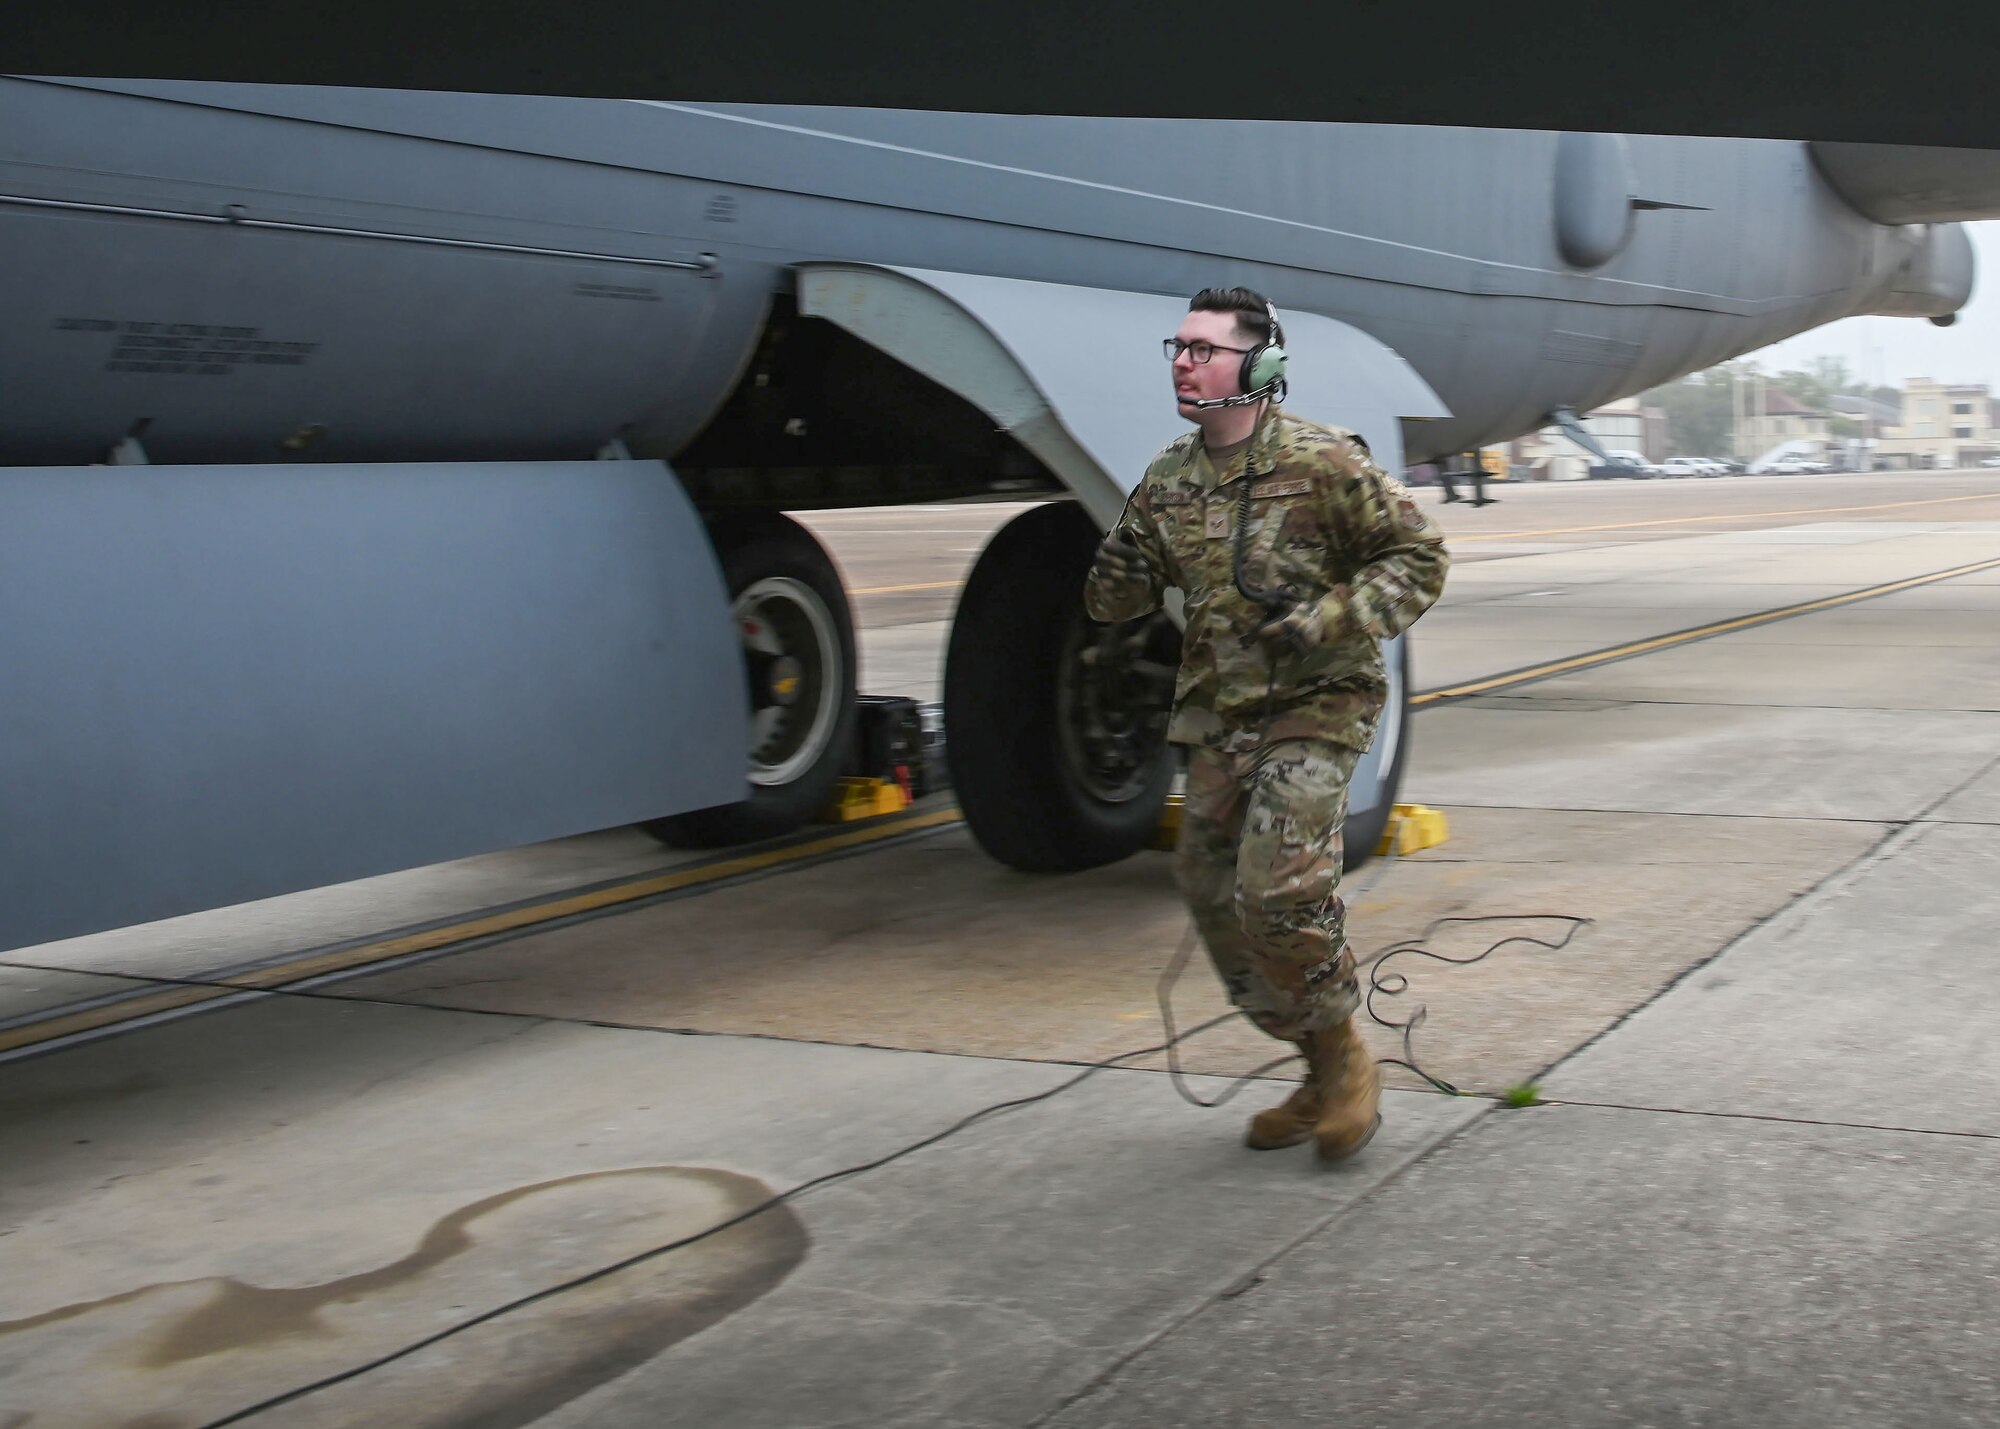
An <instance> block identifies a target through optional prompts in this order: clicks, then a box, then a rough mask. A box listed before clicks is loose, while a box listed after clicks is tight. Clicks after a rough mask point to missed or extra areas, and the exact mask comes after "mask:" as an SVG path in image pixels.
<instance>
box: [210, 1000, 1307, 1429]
mask: <svg viewBox="0 0 2000 1429" xmlns="http://www.w3.org/2000/svg"><path fill="white" fill-rule="evenodd" d="M1238 1015H1239V1014H1238V1013H1236V1012H1235V1011H1233V1010H1232V1011H1230V1012H1225V1013H1222V1014H1220V1015H1219V1016H1216V1017H1211V1018H1210V1019H1209V1020H1208V1021H1206V1022H1203V1023H1200V1024H1198V1025H1196V1026H1194V1027H1190V1028H1189V1029H1188V1030H1187V1031H1186V1032H1185V1033H1183V1034H1180V1035H1181V1036H1183V1037H1193V1036H1195V1035H1196V1034H1198V1033H1201V1032H1206V1031H1207V1030H1208V1029H1209V1028H1211V1027H1215V1026H1217V1025H1219V1024H1221V1023H1224V1022H1227V1021H1228V1020H1229V1019H1230V1018H1232V1017H1236V1016H1238ZM1172 1050H1173V1047H1172V1044H1171V1043H1163V1044H1161V1045H1160V1046H1157V1047H1141V1048H1139V1049H1138V1050H1136V1051H1132V1052H1121V1053H1119V1054H1118V1055H1117V1056H1116V1057H1111V1058H1107V1059H1106V1060H1104V1061H1102V1062H1092V1063H1091V1064H1089V1065H1088V1066H1086V1067H1085V1068H1084V1069H1083V1070H1082V1071H1081V1072H1079V1073H1078V1074H1077V1075H1076V1076H1074V1077H1071V1078H1070V1079H1069V1080H1068V1081H1065V1082H1059V1083H1057V1084H1056V1085H1055V1086H1053V1087H1050V1088H1049V1089H1048V1090H1046V1091H1040V1092H1036V1093H1035V1094H1034V1095H1033V1096H1026V1097H1016V1098H1014V1099H1013V1100H1011V1101H1004V1102H995V1103H994V1104H993V1105H991V1106H987V1107H981V1108H980V1109H979V1110H978V1111H975V1112H973V1113H971V1114H970V1115H967V1116H964V1117H961V1118H959V1120H957V1121H955V1122H953V1123H952V1124H951V1125H950V1126H948V1127H946V1128H945V1129H944V1130H942V1131H939V1132H934V1133H933V1134H931V1135H930V1136H926V1137H924V1138H923V1139H922V1140H921V1141H914V1142H911V1143H910V1144H909V1145H908V1146H904V1147H901V1148H899V1149H898V1150H895V1151H892V1152H890V1153H889V1154H888V1155H886V1156H881V1157H877V1158H876V1159H875V1160H873V1161H869V1162H864V1163H863V1164H861V1165H859V1166H848V1167H845V1168H843V1169H842V1170H839V1171H829V1172H827V1173H826V1174H825V1175H823V1176H815V1177H814V1178H813V1179H812V1180H810V1181H803V1182H801V1183H800V1184H798V1185H796V1186H794V1187H792V1188H791V1189H790V1190H788V1191H782V1192H780V1193H779V1194H777V1195H775V1196H772V1197H770V1198H768V1199H766V1200H763V1201H760V1202H758V1203H757V1204H756V1205H754V1206H751V1207H749V1208H748V1209H747V1210H744V1211H740V1212H738V1213H737V1214H736V1215H733V1216H731V1217H730V1218H729V1219H728V1220H725V1221H719V1222H717V1223H716V1224H715V1225H712V1226H709V1227H707V1228H706V1229H704V1230H699V1231H696V1232H695V1233H694V1234H693V1235H687V1236H682V1237H681V1238H680V1239H679V1240H675V1241H669V1242H667V1243H666V1244H664V1245H657V1246H653V1247H651V1248H649V1249H647V1250H642V1251H639V1252H638V1253H636V1254H634V1255H628V1256H626V1257H625V1258H624V1259H623V1260H619V1261H615V1262H613V1263H612V1264H610V1265H605V1266H600V1267H598V1268H597V1269H596V1270H591V1271H586V1272H585V1273H584V1274H582V1275H578V1276H575V1277H573V1278H571V1279H569V1280H565V1281H563V1282H561V1283H560V1284H557V1285H549V1286H545V1287H543V1288H542V1289H540V1290H536V1291H532V1292H530V1293H529V1294H526V1295H522V1296H519V1297H517V1298H515V1299H513V1300H509V1301H508V1302H506V1303H505V1304H503V1305H496V1306H494V1307H493V1308H492V1309H490V1310H483V1311H481V1312H480V1313H479V1314H477V1315H474V1316H472V1317H470V1318H469V1319H465V1320H461V1321H460V1322H459V1323H457V1324H455V1325H450V1326H447V1327H446V1328H445V1329H442V1330H439V1331H437V1332H435V1333H433V1334H430V1335H426V1336H425V1337H424V1338H422V1339H420V1340H416V1341H413V1342H412V1343H410V1344H407V1345H404V1346H403V1347H402V1348H400V1349H396V1350H391V1351H390V1352H389V1353H387V1354H384V1355H378V1356H377V1357H376V1358H374V1359H372V1360H369V1361H368V1362H366V1363H365V1364H360V1365H355V1366H352V1367H350V1368H348V1369H344V1370H341V1371H339V1372H338V1373H335V1374H330V1375H327V1376H326V1377H325V1378H323V1379H317V1380H314V1381H313V1382H312V1383H311V1384H305V1385H300V1386H299V1387H298V1388H297V1389H290V1390H286V1391H285V1392H284V1393H282V1394H277V1395H273V1396H271V1397H270V1398H268V1399H263V1400H260V1401H258V1402H257V1403H255V1404H252V1405H249V1406H247V1407H245V1408H242V1409H238V1410H235V1411H233V1412H232V1413H229V1414H226V1415H224V1416H223V1417H222V1418H220V1419H211V1420H209V1421H208V1422H207V1423H205V1424H204V1425H202V1426H201V1429H222V1426H223V1425H226V1424H240V1423H242V1422H243V1421H244V1420H246V1419H249V1418H252V1417H253V1416H255V1415H259V1414H263V1413H265V1412H266V1411H267V1410H272V1409H277V1408H280V1407H281V1406H283V1405H286V1404H291V1403H293V1402H295V1401H297V1400H300V1399H303V1398H305V1397H306V1396H307V1395H309V1394H317V1393H318V1392H319V1391H320V1390H322V1389H331V1388H333V1387H334V1386H335V1385H338V1384H344V1383H346V1382H347V1381H348V1380H352V1379H358V1378H360V1377H361V1376H362V1375H364V1374H372V1373H374V1372H375V1371H376V1370H378V1369H382V1368H385V1367H386V1366H388V1365H391V1364H394V1363H395V1362H396V1361H398V1360H401V1359H407V1358H408V1357H409V1356H411V1355H413V1354H416V1353H418V1352H419V1351H421V1350H426V1349H429V1348H430V1347H431V1346H432V1345H435V1344H437V1343H439V1342H440V1341H443V1340H447V1339H450V1338H451V1337H452V1336H454V1335H457V1334H460V1333H462V1332H464V1331H466V1330H470V1329H474V1328H476V1327H477V1326H479V1325H483V1324H485V1323H487V1322H488V1321H490V1320H497V1319H499V1318H500V1317H501V1316H502V1315H510V1314H512V1313H513V1312H514V1311H516V1310H523V1309H526V1308H527V1307H528V1306H530V1305H533V1304H535V1303H536V1302H538V1301H542V1300H548V1299H552V1298H554V1297H555V1296H557V1295H562V1294H566V1293H568V1292H569V1291H571V1290H579V1289H582V1288H583V1287H584V1286H586V1285H589V1284H592V1283H593V1282H595V1281H598V1280H603V1279H605V1278H607V1277H609V1276H612V1275H616V1274H618V1273H619V1272H620V1271H623V1270H629V1269H631V1268H632V1267H633V1266H635V1265H640V1264H643V1263H644V1262H646V1261H649V1260H654V1259H657V1258H658V1257H660V1256H662V1255H666V1254H668V1253H669V1252H671V1251H676V1250H682V1249H685V1248H686V1247H688V1246H690V1245H693V1244H695V1243H696V1242H697V1241H703V1240H707V1239H708V1238H709V1237H710V1236H715V1235H720V1234H721V1233H722V1232H723V1231H726V1230H730V1229H732V1228H734V1227H736V1226H739V1225H742V1224H743V1223H744V1222H745V1221H747V1220H750V1219H751V1218H752V1217H755V1216H760V1215H762V1214H763V1213H764V1212H766V1211H768V1210H772V1209H774V1208H775V1207H777V1206H781V1205H784V1204H786V1203H787V1202H789V1201H794V1200H797V1199H798V1198H799V1197H801V1196H804V1195H806V1194H807V1193H808V1192H810V1191H815V1190H818V1189H819V1188H821V1187H823V1186H829V1185H832V1184H833V1183H834V1182H836V1181H844V1180H846V1179H847V1178H849V1177H851V1176H859V1175H861V1174H863V1173H864V1172H868V1171H877V1170H880V1169H881V1168H882V1167H884V1166H887V1165H889V1164H891V1163H892V1162H895V1161H900V1160H902V1159H903V1158H904V1157H905V1156H909V1155H912V1154H914V1153H915V1152H918V1151H922V1150H924V1149H925V1148H926V1147H930V1146H935V1145H937V1144H938V1143H939V1142H940V1141H944V1140H946V1139H948V1138H950V1137H953V1136H956V1135H957V1134H958V1133H959V1132H961V1131H964V1130H965V1129H966V1128H968V1127H970V1126H972V1125H974V1124H976V1123H978V1122H981V1121H984V1120H985V1119H986V1118H988V1117H990V1116H997V1115H999V1114H1000V1113H1002V1112H1006V1111H1012V1110H1014V1109H1016V1108H1018V1107H1024V1106H1033V1105H1034V1104H1035V1103H1036V1102H1044V1101H1048V1100H1049V1099H1050V1098H1052V1097H1056V1096H1060V1095H1061V1094H1062V1093H1064V1092H1066V1091H1068V1090H1070V1088H1072V1087H1075V1086H1077V1085H1079V1084H1081V1083H1083V1082H1085V1081H1087V1080H1088V1079H1090V1078H1091V1077H1094V1076H1096V1075H1097V1074H1098V1073H1099V1072H1103V1071H1108V1070H1110V1069H1111V1068H1113V1067H1116V1066H1117V1065H1118V1064H1119V1063H1120V1062H1129V1061H1132V1060H1133V1059H1134V1058H1138V1057H1150V1056H1152V1055H1154V1054H1155V1053H1158V1052H1169V1053H1171V1052H1172ZM1273 1065H1276V1064H1275V1063H1274V1064H1273Z"/></svg>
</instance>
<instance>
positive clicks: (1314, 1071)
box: [1243, 1033, 1320, 1151]
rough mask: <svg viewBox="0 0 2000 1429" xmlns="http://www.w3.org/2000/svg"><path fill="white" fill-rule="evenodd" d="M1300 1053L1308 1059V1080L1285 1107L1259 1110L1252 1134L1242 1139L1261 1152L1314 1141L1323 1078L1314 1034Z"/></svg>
mask: <svg viewBox="0 0 2000 1429" xmlns="http://www.w3.org/2000/svg"><path fill="white" fill-rule="evenodd" d="M1299 1054H1300V1055H1301V1056H1303V1057H1304V1058H1305V1059H1306V1076H1305V1080H1304V1081H1302V1082H1300V1083H1299V1086H1298V1090H1296V1091H1294V1092H1293V1093H1292V1094H1291V1095H1290V1096H1289V1097H1286V1098H1285V1101H1284V1104H1283V1105H1282V1106H1274V1107H1271V1108H1269V1109H1268V1110H1266V1111H1260V1112H1258V1113H1257V1114H1256V1115H1255V1116H1253V1117H1251V1118H1250V1132H1249V1134H1248V1135H1247V1136H1245V1137H1244V1138H1243V1140H1244V1142H1245V1144H1246V1145H1249V1146H1252V1147H1254V1148H1256V1149H1257V1150H1259V1151H1276V1150H1278V1149H1279V1148H1280V1147H1283V1146H1297V1145H1298V1144H1299V1143H1300V1142H1302V1141H1308V1140H1311V1138H1312V1134H1313V1128H1314V1127H1315V1126H1317V1125H1318V1124H1319V1110H1320V1076H1319V1064H1318V1062H1317V1060H1316V1059H1317V1058H1318V1056H1319V1053H1318V1052H1317V1051H1316V1050H1315V1049H1314V1047H1313V1042H1312V1034H1311V1033H1307V1034H1306V1037H1305V1039H1304V1040H1303V1041H1301V1042H1300V1043H1299Z"/></svg>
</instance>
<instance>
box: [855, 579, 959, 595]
mask: <svg viewBox="0 0 2000 1429" xmlns="http://www.w3.org/2000/svg"><path fill="white" fill-rule="evenodd" d="M964 584H965V582H964V581H962V580H957V581H918V582H917V583H916V584H915V585H865V586H861V587H859V588H857V589H855V590H851V591H849V592H848V594H849V595H900V594H902V593H903V592H904V591H908V590H957V589H958V588H959V587H960V586H962V585H964Z"/></svg>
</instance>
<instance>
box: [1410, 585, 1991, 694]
mask: <svg viewBox="0 0 2000 1429" xmlns="http://www.w3.org/2000/svg"><path fill="white" fill-rule="evenodd" d="M1995 567H2000V556H1996V557H1994V558H1993V559H1992V560H1988V561H1974V562H1972V563H1971V564H1970V565H1964V566H1953V567H1952V568H1951V569H1950V570H1946V571H1933V572H1931V573H1930V574H1929V575H1923V576H1911V577H1909V578H1908V579H1906V580H1900V581H1890V582H1888V583H1886V584H1884V585H1877V586H1869V587H1868V588H1867V589H1865V590H1853V591H1849V592H1847V593H1846V594H1845V595H1830V596H1823V597H1821V598H1820V599H1818V600H1807V601H1801V602H1800V603H1799V604H1797V605H1783V606H1778V607H1777V608H1776V609H1773V610H1763V611H1758V612H1756V613H1754V614H1751V615H1739V616H1735V617H1733V618H1732V619H1729V620H1718V621H1715V622H1713V623H1711V624H1708V625H1697V626H1694V627H1692V628H1690V629H1687V630H1676V631H1673V632H1671V633H1669V634H1666V635H1656V636H1653V637H1652V638H1650V639H1647V640H1634V641H1631V642H1629V643H1627V644H1624V645H1613V646H1610V647H1608V648H1606V649H1603V650H1593V651H1591V652H1590V653H1588V654H1585V655H1572V656H1570V657H1569V658H1568V659H1564V660H1551V661H1549V662H1548V663H1546V664H1542V665H1528V666H1525V667H1523V668H1521V669H1519V670H1509V671H1507V672H1506V673H1505V674H1500V675H1491V676H1488V677H1487V678H1485V679H1483V680H1473V681H1470V682H1468V683H1466V684H1463V685H1448V686H1446V687H1445V688H1444V689H1441V690H1426V691H1424V693H1422V694H1420V695H1413V696H1411V697H1410V705H1411V708H1413V709H1414V708H1417V707H1420V706H1423V705H1433V704H1443V703H1445V702H1447V701H1450V700H1462V699H1465V698H1466V697H1467V696H1469V695H1483V694H1491V693H1492V692H1493V691H1495V690H1504V689H1512V688H1513V687H1515V686H1516V685H1525V684H1530V683H1532V682H1534V681H1537V680H1546V679H1551V678H1553V677H1554V676H1557V675H1568V674H1574V673H1575V672H1576V671H1578V670H1589V669H1594V668H1595V667H1597V666H1599V665H1609V664H1612V663H1614V662H1616V661H1619V660H1629V659H1632V658H1633V657H1634V656H1637V655H1650V654H1652V653H1654V652H1655V651H1658V650H1665V649H1668V648H1670V647H1672V646H1675V645H1686V644H1689V643H1691V642H1693V641H1696V640H1707V639H1710V638H1712V637H1714V636H1717V635H1728V634H1730V633H1731V632H1733V631H1737V630H1748V629H1750V628H1751V627H1753V626H1758V625H1769V624H1772V623H1773V622H1774V621H1779V620H1790V619H1792V618H1793V617H1795V616H1800V615H1811V614H1812V613H1813V612H1815V611H1820V610H1832V609H1834V608H1835V607H1836V606H1842V605H1852V604H1854V602H1856V601H1859V600H1874V599H1876V598H1878V597H1881V596H1885V595H1894V594H1896V592H1898V591H1905V590H1914V589H1916V588H1917V587H1918V586H1927V585H1935V584H1936V583H1937V582H1939V581H1948V580H1951V579H1953V578H1955V577H1957V576H1970V575H1977V574H1978V573H1979V572H1981V571H1990V570H1993V569H1994V568H1995Z"/></svg>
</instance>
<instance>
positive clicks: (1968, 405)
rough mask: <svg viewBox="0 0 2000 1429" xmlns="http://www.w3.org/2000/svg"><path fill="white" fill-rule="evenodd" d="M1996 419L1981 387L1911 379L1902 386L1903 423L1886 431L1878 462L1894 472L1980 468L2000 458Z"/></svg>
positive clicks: (1879, 444) (1990, 400)
mask: <svg viewBox="0 0 2000 1429" xmlns="http://www.w3.org/2000/svg"><path fill="white" fill-rule="evenodd" d="M1995 415H1996V414H1995V411H1994V402H1993V398H1992V397H1991V395H1990V394H1989V393H1988V391H1987V389H1986V386H1985V385H1984V384H1983V383H1978V384H1974V383H1948V382H1933V381H1932V380H1931V379H1930V378H1928V377H1912V378H1909V379H1907V380H1906V381H1905V382H1904V383H1903V411H1902V420H1901V422H1900V423H1899V424H1896V425H1893V426H1889V427H1885V428H1884V429H1883V430H1882V434H1881V437H1880V438H1879V439H1878V440H1877V441H1876V443H1875V460H1876V462H1877V464H1880V465H1887V466H1891V467H1953V466H1977V465H1978V464H1979V463H1980V462H1981V461H1983V460H1985V459H1986V458H1987V457H1991V456H2000V429H1996V427H1995V425H1994V417H1995Z"/></svg>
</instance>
